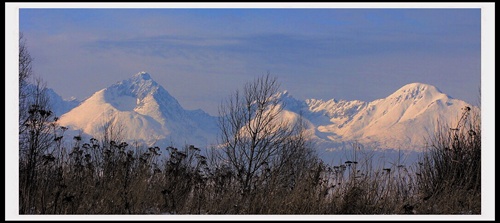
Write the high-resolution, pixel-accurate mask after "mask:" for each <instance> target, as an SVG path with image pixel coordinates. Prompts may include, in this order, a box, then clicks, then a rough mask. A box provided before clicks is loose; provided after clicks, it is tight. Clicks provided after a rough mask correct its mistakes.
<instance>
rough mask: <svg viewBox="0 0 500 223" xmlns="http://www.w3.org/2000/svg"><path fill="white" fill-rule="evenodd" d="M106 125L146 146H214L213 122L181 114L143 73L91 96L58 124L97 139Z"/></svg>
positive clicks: (201, 116)
mask: <svg viewBox="0 0 500 223" xmlns="http://www.w3.org/2000/svg"><path fill="white" fill-rule="evenodd" d="M105 123H111V124H112V125H114V126H116V127H118V128H121V129H123V130H122V131H123V137H124V138H125V139H128V140H131V141H138V142H144V143H146V144H147V145H149V146H151V145H157V146H166V145H176V146H184V145H185V144H188V143H189V144H195V145H203V146H206V145H209V144H211V143H214V139H215V133H216V129H217V126H216V118H215V117H212V116H210V115H208V114H207V113H205V112H203V111H201V110H194V111H189V110H184V109H183V108H182V106H181V105H180V104H179V102H178V101H177V100H176V99H175V98H174V97H172V96H171V95H170V94H169V93H168V92H167V91H166V90H165V89H164V88H163V87H162V86H160V85H159V84H158V83H156V82H155V81H154V80H153V79H152V78H151V76H150V75H149V74H148V73H146V72H140V73H137V74H135V75H133V76H132V77H131V78H129V79H127V80H123V81H120V82H118V83H116V84H113V85H112V86H110V87H108V88H105V89H102V90H100V91H98V92H96V93H94V94H93V95H92V96H91V97H90V98H88V99H87V100H85V101H84V102H82V103H81V104H80V105H79V106H78V107H76V108H75V109H73V110H71V111H70V112H68V113H66V114H64V115H63V116H62V117H61V118H60V124H61V125H63V126H67V127H71V128H73V129H81V130H82V131H83V132H84V133H86V134H89V135H93V136H99V135H102V132H103V131H102V128H103V125H104V124H105Z"/></svg>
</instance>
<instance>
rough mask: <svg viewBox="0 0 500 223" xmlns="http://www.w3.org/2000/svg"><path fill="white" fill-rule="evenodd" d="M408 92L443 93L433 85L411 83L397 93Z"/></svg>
mask: <svg viewBox="0 0 500 223" xmlns="http://www.w3.org/2000/svg"><path fill="white" fill-rule="evenodd" d="M400 91H401V92H405V91H406V92H407V91H434V92H437V93H442V92H441V91H440V90H439V89H437V87H435V86H433V85H430V84H424V83H419V82H415V83H410V84H407V85H405V86H403V87H401V88H400V89H398V90H397V91H396V92H400Z"/></svg>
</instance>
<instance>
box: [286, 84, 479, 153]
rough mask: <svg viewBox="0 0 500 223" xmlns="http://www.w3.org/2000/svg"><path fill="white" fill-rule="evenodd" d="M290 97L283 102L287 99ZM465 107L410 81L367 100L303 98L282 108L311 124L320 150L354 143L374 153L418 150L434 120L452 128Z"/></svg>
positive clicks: (464, 103)
mask: <svg viewBox="0 0 500 223" xmlns="http://www.w3.org/2000/svg"><path fill="white" fill-rule="evenodd" d="M290 97H291V96H289V95H288V94H286V97H284V98H285V99H283V100H284V101H293V100H292V99H290ZM466 106H470V105H468V104H467V103H466V102H464V101H461V100H457V99H453V98H451V97H449V96H447V95H446V94H444V93H442V92H441V91H439V90H438V89H437V88H436V87H434V86H432V85H427V84H422V83H412V84H407V85H405V86H403V87H402V88H400V89H399V90H397V91H396V92H394V93H393V94H391V95H389V96H388V97H386V98H383V99H378V100H375V101H372V102H362V101H357V100H354V101H344V100H340V101H337V100H334V99H332V100H328V101H323V100H317V99H308V100H306V101H305V104H298V103H292V106H290V107H288V106H287V107H286V109H287V110H289V111H291V112H295V113H301V114H302V116H303V117H305V118H306V119H308V120H309V121H310V122H311V123H312V124H313V125H314V126H315V128H316V129H315V130H316V134H315V135H316V136H318V137H319V138H321V139H322V142H321V145H322V146H321V147H324V148H328V147H332V149H334V148H335V147H342V146H345V145H346V144H352V143H354V142H357V143H361V144H363V145H366V146H370V147H372V148H374V149H378V148H383V149H387V148H391V149H403V150H421V149H422V148H424V146H425V143H426V139H425V138H426V137H429V136H430V135H431V134H432V133H433V131H434V130H435V127H436V124H437V121H438V120H439V121H440V122H442V123H447V124H451V125H456V123H457V121H458V118H459V116H460V114H461V112H462V109H463V108H464V107H466Z"/></svg>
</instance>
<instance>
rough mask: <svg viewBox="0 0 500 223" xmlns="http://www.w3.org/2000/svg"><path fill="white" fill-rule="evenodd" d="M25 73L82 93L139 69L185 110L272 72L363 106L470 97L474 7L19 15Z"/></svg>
mask: <svg viewBox="0 0 500 223" xmlns="http://www.w3.org/2000/svg"><path fill="white" fill-rule="evenodd" d="M19 30H20V31H21V32H23V33H24V35H25V37H26V39H27V41H28V49H29V51H30V53H31V55H32V56H33V57H34V59H35V60H34V64H33V65H34V71H35V73H36V74H37V75H38V76H40V77H41V78H42V79H43V80H45V81H46V82H47V85H48V87H50V88H53V89H54V90H55V91H56V92H57V93H59V94H60V95H62V96H63V97H64V98H69V97H71V96H75V97H77V98H79V99H84V98H86V97H88V96H90V95H91V94H92V93H94V92H95V91H98V90H100V89H102V88H105V87H107V86H109V85H111V84H113V83H115V82H117V81H120V80H123V79H127V78H129V77H130V76H132V75H133V74H135V73H137V72H140V71H147V72H149V73H150V74H151V76H152V78H153V79H155V80H156V81H157V82H158V83H159V84H161V85H162V86H163V87H164V88H165V89H167V91H169V92H170V94H171V95H172V96H174V97H175V98H177V99H178V100H179V102H180V103H181V105H182V106H183V107H184V108H186V109H198V108H201V109H203V110H205V111H207V112H209V113H210V114H212V115H216V114H217V106H218V105H219V104H220V102H221V101H222V99H224V98H225V97H227V96H229V94H231V93H232V92H233V91H234V90H236V89H239V88H242V86H243V85H244V83H246V82H248V81H252V80H253V79H254V78H255V77H257V76H261V75H264V74H266V73H267V72H270V73H271V74H272V75H273V76H276V77H277V78H278V80H279V82H280V83H281V89H282V90H288V91H289V92H290V94H291V95H292V96H294V97H295V98H298V99H306V98H317V99H325V100H328V99H332V98H335V99H345V100H354V99H356V100H363V101H372V100H375V99H379V98H384V97H386V96H388V95H389V94H391V93H392V92H394V91H396V90H397V89H399V88H400V87H402V86H403V85H405V84H408V83H412V82H422V83H426V84H431V85H434V86H436V87H438V88H439V89H440V90H441V91H443V92H444V93H446V94H448V95H450V96H452V97H454V98H458V99H462V100H465V101H467V102H469V103H473V104H478V98H479V97H480V96H479V88H480V83H481V10H480V9H478V8H453V9H452V8H449V9H435V8H418V9H417V8H406V9H404V8H401V9H383V8H365V9H362V8H358V9H345V8H344V9H341V8H337V9H336V8H315V9H306V8H300V9H292V8H281V9H251V8H240V9H228V8H227V9H194V8H190V9H172V8H170V9H161V8H152V9H124V8H115V9H109V8H108V9H96V8H92V9H68V8H66V9H64V8H62V9H61V8H59V9H47V8H33V9H29V8H23V9H20V11H19Z"/></svg>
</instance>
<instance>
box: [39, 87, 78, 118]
mask: <svg viewBox="0 0 500 223" xmlns="http://www.w3.org/2000/svg"><path fill="white" fill-rule="evenodd" d="M45 92H46V93H47V96H48V98H49V103H50V107H51V109H52V111H53V112H54V114H55V115H56V116H58V117H59V116H61V115H63V114H65V113H66V112H69V111H70V110H71V109H73V108H75V107H76V106H78V104H80V101H79V100H77V99H76V98H71V99H69V100H65V99H63V98H62V97H61V96H60V95H59V94H57V93H56V92H55V91H54V90H53V89H51V88H47V89H46V91H45Z"/></svg>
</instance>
